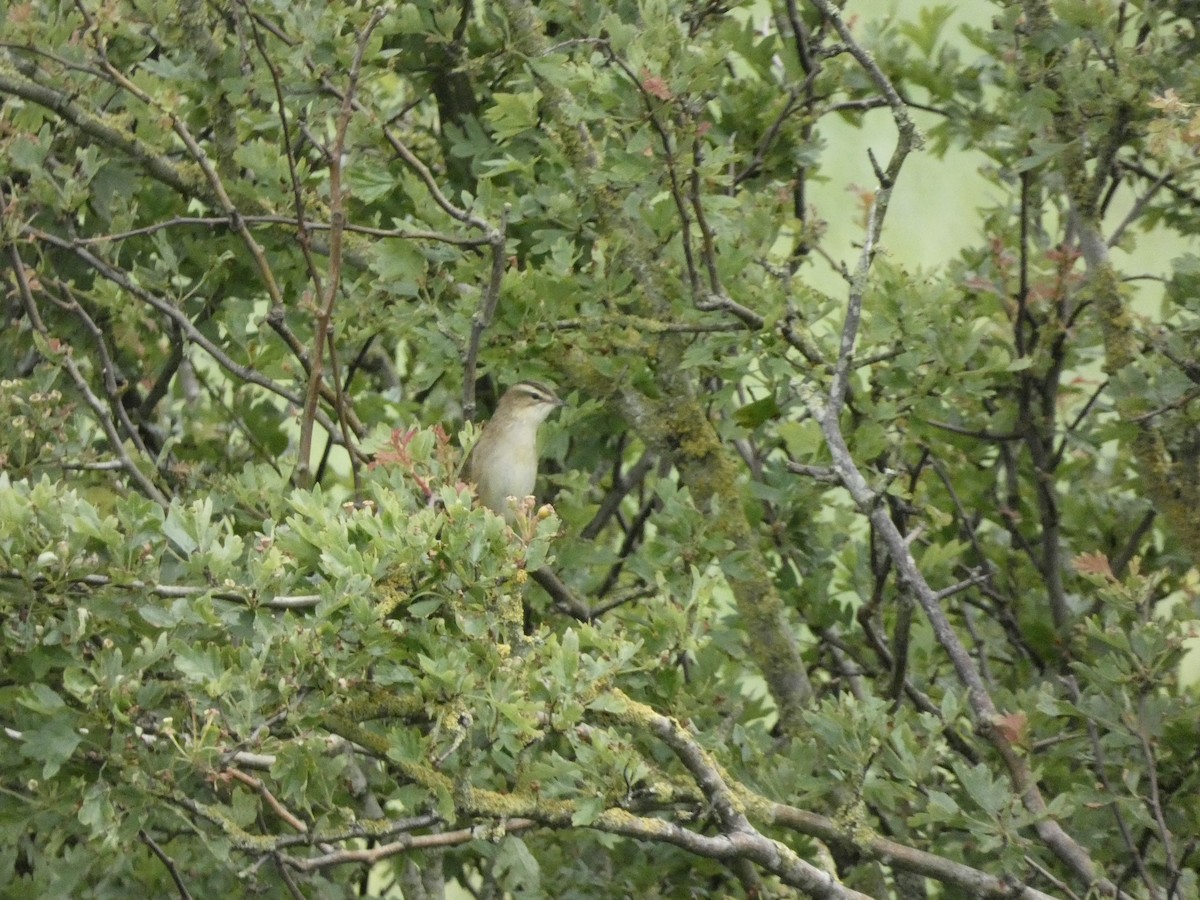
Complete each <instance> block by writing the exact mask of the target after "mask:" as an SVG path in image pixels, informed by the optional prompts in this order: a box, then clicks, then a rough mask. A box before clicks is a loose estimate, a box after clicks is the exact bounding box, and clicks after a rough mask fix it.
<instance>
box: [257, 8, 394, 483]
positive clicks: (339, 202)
mask: <svg viewBox="0 0 1200 900" xmlns="http://www.w3.org/2000/svg"><path fill="white" fill-rule="evenodd" d="M386 10H387V7H386V6H380V7H377V8H376V9H375V11H374V12H373V13H372V14H371V17H370V19H368V20H367V23H366V24H365V25H364V26H363V28H362V31H360V32H359V34H358V44H357V47H356V48H355V51H354V61H353V62H352V63H351V65H350V72H349V74H348V75H347V76H346V92H345V94H344V95H343V96H342V108H341V111H340V112H339V113H338V118H337V128H336V131H335V133H334V140H333V150H332V151H331V153H330V159H329V221H330V224H331V226H332V227H331V228H330V231H329V279H328V283H327V284H326V287H325V296H324V297H322V298H321V307H320V310H319V311H318V313H317V324H316V328H315V329H314V332H315V334H314V335H313V345H312V353H311V354H310V359H311V360H312V362H311V366H310V367H309V371H308V389H307V391H306V392H305V395H304V413H303V415H302V416H301V417H300V441H299V448H298V452H297V461H296V483H297V485H299V486H300V487H302V488H310V487H312V470H311V465H312V431H313V423H314V421H315V419H316V413H317V403H318V402H319V400H320V396H321V387H322V384H323V382H324V379H323V378H322V377H321V372H322V368H323V363H324V360H325V344H326V341H327V339H328V336H329V333H330V322H331V320H332V319H333V307H334V304H335V303H336V302H337V296H338V292H339V291H340V290H341V286H342V235H343V232H344V229H345V225H346V211H345V208H344V202H345V198H344V197H343V195H342V160H343V158H344V157H345V150H346V129H347V128H349V126H350V117H351V114H352V113H353V111H354V106H353V99H354V92H355V90H356V89H357V86H358V78H359V74H360V73H361V71H362V60H363V54H364V53H365V52H366V49H367V41H368V40H369V39H370V37H371V33H372V32H373V31H374V30H375V27H376V26H377V25H378V24H379V23H380V21H381V20H382V19H383V16H384V13H385V12H386ZM297 215H299V210H297ZM239 230H240V231H242V232H244V234H245V235H246V236H247V237H249V234H250V232H249V230H248V229H247V228H246V226H245V224H244V223H243V224H242V225H241V227H240V229H239ZM251 240H252V238H251ZM313 274H316V270H315V269H313ZM317 286H318V289H319V287H320V279H319V278H318V279H317ZM268 290H270V285H268ZM271 299H272V301H276V299H277V298H276V295H275V293H272V294H271ZM277 305H278V306H280V307H282V306H283V301H282V298H278V302H277ZM334 383H335V385H336V384H337V383H338V382H337V376H336V373H335V375H334ZM343 401H344V395H342V394H341V393H340V391H338V392H337V394H336V396H335V402H336V403H337V404H338V413H339V416H343V415H344V412H343V411H344V410H345V405H344V402H343ZM331 439H332V435H331ZM343 439H345V438H344V437H343ZM346 449H347V450H348V451H350V462H351V465H352V466H353V467H354V470H355V472H356V473H357V471H358V460H357V454H356V453H355V452H354V451H353V449H351V445H350V443H349V441H347V443H346ZM356 482H357V478H356Z"/></svg>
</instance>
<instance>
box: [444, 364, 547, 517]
mask: <svg viewBox="0 0 1200 900" xmlns="http://www.w3.org/2000/svg"><path fill="white" fill-rule="evenodd" d="M562 405H563V402H562V401H561V400H559V399H558V396H557V395H556V394H555V393H554V391H553V390H551V388H550V387H549V386H548V385H546V384H543V383H542V382H540V381H518V382H517V383H516V384H514V385H513V386H512V387H510V388H509V389H508V390H507V391H505V392H504V396H503V397H501V398H500V404H499V405H498V406H497V407H496V414H495V415H494V416H492V418H491V419H489V420H488V423H487V424H486V425H484V426H483V434H481V435H480V436H479V441H478V442H477V443H476V444H475V447H474V448H473V449H472V450H471V459H470V461H469V463H468V467H467V472H468V475H469V476H470V479H471V481H473V482H474V483H475V489H476V491H477V492H478V495H479V502H480V503H482V504H483V505H484V506H486V507H488V508H489V509H491V510H492V511H493V512H495V513H497V514H499V515H501V516H504V518H505V519H506V520H510V521H511V520H512V518H513V512H512V509H511V507H510V506H509V504H508V498H509V497H515V498H516V499H517V500H518V501H520V500H523V499H524V498H525V497H527V496H528V495H529V494H532V493H533V485H534V483H535V482H536V481H537V471H538V451H537V434H538V426H539V425H541V424H542V422H544V421H546V417H547V416H548V415H550V413H552V412H554V410H556V409H558V408H559V407H560V406H562Z"/></svg>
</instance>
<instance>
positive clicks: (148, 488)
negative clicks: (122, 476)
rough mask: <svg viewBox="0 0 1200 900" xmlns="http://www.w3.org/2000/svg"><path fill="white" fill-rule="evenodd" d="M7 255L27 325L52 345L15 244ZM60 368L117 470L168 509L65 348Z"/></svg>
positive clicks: (165, 501)
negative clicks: (92, 419)
mask: <svg viewBox="0 0 1200 900" xmlns="http://www.w3.org/2000/svg"><path fill="white" fill-rule="evenodd" d="M8 251H9V259H10V261H11V262H12V267H13V272H14V273H15V275H16V279H17V288H18V293H19V294H20V295H21V301H22V303H23V304H24V306H25V313H26V315H28V316H29V321H30V324H32V325H33V328H34V330H35V331H36V332H37V333H38V334H40V335H41V336H42V337H43V339H45V340H46V341H47V342H51V341H53V338H52V336H51V334H50V331H49V329H47V328H46V323H45V322H43V321H42V316H41V312H40V311H39V310H38V306H37V303H36V301H35V300H34V299H33V291H32V289H31V288H30V285H29V279H28V277H27V276H26V274H25V263H24V260H22V259H21V254H20V253H18V252H17V247H16V245H15V244H9V246H8ZM61 365H62V366H63V368H65V369H66V370H67V374H68V375H70V377H71V381H73V382H74V383H75V387H76V389H77V390H78V391H79V393H80V394H81V395H83V399H84V401H85V402H86V403H87V405H88V406H89V407H91V409H92V412H93V413H94V414H95V416H96V421H97V423H98V424H99V425H100V427H101V428H102V429H103V430H104V434H105V436H106V437H107V438H108V444H109V447H110V448H111V449H112V452H113V453H114V454H116V456H117V458H118V459H119V460H120V461H121V466H122V468H123V469H124V470H125V472H126V474H128V475H129V477H130V478H131V479H133V483H134V484H136V485H137V486H138V489H139V490H140V491H141V492H142V493H143V494H145V495H146V496H147V497H149V498H150V499H151V500H153V501H154V502H155V503H157V504H158V505H159V506H162V507H163V508H166V507H167V506H169V505H170V501H168V500H167V496H166V494H164V493H163V492H162V491H161V490H159V488H158V486H157V485H156V484H155V483H154V482H153V481H151V480H150V479H149V478H148V477H147V476H146V475H145V473H143V472H142V470H141V469H139V468H138V467H137V464H136V463H134V461H133V460H132V459H131V458H130V456H129V454H128V453H126V452H125V442H124V441H123V440H122V439H121V435H120V433H119V432H118V431H117V426H116V424H115V423H114V422H113V420H112V417H111V416H110V415H109V413H108V410H107V409H105V406H104V401H102V400H101V399H100V398H99V397H97V396H96V395H95V394H94V393H93V392H92V389H91V387H90V386H89V385H88V382H87V379H86V378H85V377H84V375H83V373H82V372H81V371H80V370H79V367H78V366H77V365H75V360H74V359H72V358H71V351H70V348H65V349H64V350H63V354H62V361H61ZM117 405H118V406H119V405H120V404H119V403H118V404H117ZM131 427H132V426H131Z"/></svg>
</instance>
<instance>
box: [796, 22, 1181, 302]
mask: <svg viewBox="0 0 1200 900" xmlns="http://www.w3.org/2000/svg"><path fill="white" fill-rule="evenodd" d="M936 5H953V6H955V12H954V15H953V17H952V18H951V20H950V21H949V22H948V23H947V24H946V26H945V27H944V28H943V30H942V40H944V41H951V42H954V43H956V44H957V45H958V46H959V47H960V48H961V51H962V54H963V56H964V60H965V61H969V60H970V59H971V58H972V56H973V55H974V54H976V53H977V52H978V51H977V50H976V49H975V48H973V47H971V46H970V45H969V44H968V43H967V42H966V41H965V40H964V39H963V38H962V36H961V34H960V30H961V27H962V25H963V24H964V23H975V24H977V25H983V26H986V25H987V23H989V22H990V20H991V18H992V17H993V15H995V13H996V12H997V10H998V6H997V4H995V3H992V2H989V0H967V2H962V3H957V4H946V3H943V4H938V3H936V2H931V0H874V2H872V0H859V2H856V0H851V2H850V3H849V5H848V8H847V10H846V16H847V18H852V17H857V18H858V20H859V21H860V22H862V21H864V20H867V19H870V18H873V17H884V16H898V17H899V18H901V19H903V20H915V19H916V18H917V15H918V12H919V10H920V9H921V8H922V7H928V6H936ZM858 30H859V31H860V32H861V31H862V29H861V27H860V28H859V29H858ZM917 99H923V98H919V97H918V98H917ZM913 119H914V121H915V122H916V123H917V125H918V126H919V127H923V128H925V127H929V126H931V125H933V124H935V123H936V122H937V117H936V116H934V115H932V114H930V113H923V112H921V111H919V110H918V111H914V112H913ZM819 130H820V133H821V135H822V136H823V137H824V139H825V141H826V144H827V148H826V151H825V154H824V156H823V158H822V160H821V174H822V175H823V176H824V177H825V178H826V179H827V180H826V181H825V182H823V183H815V182H814V183H813V184H812V185H811V187H810V190H809V196H810V198H811V202H812V203H813V205H814V206H815V207H816V208H817V209H818V210H819V212H820V214H821V215H822V216H824V217H825V218H826V219H827V220H828V221H829V230H828V240H827V243H826V247H827V249H828V250H829V251H830V252H831V254H832V255H833V256H834V258H835V259H837V260H839V261H844V262H846V263H847V264H848V265H850V266H853V264H854V262H855V261H856V259H857V252H858V251H857V245H858V244H859V243H860V242H861V239H862V233H863V231H862V225H861V211H860V209H859V206H858V200H857V196H856V192H855V191H854V190H853V186H858V187H862V188H873V187H874V186H875V176H874V174H873V173H872V170H871V164H870V160H869V159H868V158H867V149H868V147H870V148H871V149H872V150H873V151H874V153H875V156H876V159H878V160H879V161H880V164H881V165H882V164H886V161H887V159H888V157H889V155H890V153H891V151H892V148H893V147H894V145H895V129H894V127H893V126H892V123H891V118H890V115H889V114H888V112H887V111H886V110H876V111H873V112H871V113H869V114H868V115H867V117H866V127H865V128H862V129H859V128H857V127H856V126H853V125H849V124H846V123H844V122H842V121H841V120H840V119H835V118H834V117H827V118H826V119H824V120H822V122H821V124H820V126H819ZM986 162H987V161H986V160H985V159H984V157H983V156H982V154H979V153H966V152H962V151H950V152H948V153H947V154H946V156H945V157H944V158H943V159H937V158H936V157H934V156H933V155H932V154H930V153H928V152H925V151H921V152H917V153H914V154H912V155H911V156H910V157H909V158H908V160H907V161H906V163H905V166H904V169H903V171H902V173H901V176H900V179H899V181H898V182H897V184H896V190H895V193H894V196H893V200H892V206H891V209H890V211H889V214H888V219H887V222H886V224H885V227H884V233H883V241H882V245H883V249H884V252H887V253H889V254H890V255H891V256H892V257H893V258H894V259H896V260H898V261H900V262H902V263H904V264H905V265H907V266H909V267H910V268H920V269H922V270H925V271H936V270H938V269H940V268H941V267H942V266H944V265H945V264H946V263H947V262H949V261H950V260H952V259H954V258H955V257H956V256H957V255H958V253H959V251H960V250H961V249H962V248H963V247H965V246H968V245H978V244H979V243H980V242H981V241H982V240H983V238H984V235H983V234H982V221H981V216H980V215H979V213H978V209H979V208H981V207H986V206H989V205H991V204H993V203H994V202H995V201H996V200H998V199H1000V198H1001V197H1002V196H1003V195H1002V193H1001V191H1000V189H999V188H998V187H996V186H995V185H993V184H991V183H989V182H988V181H987V180H985V179H984V177H983V176H982V175H981V174H980V167H981V166H983V165H985V164H986ZM1132 202H1133V196H1132V194H1131V193H1129V192H1125V193H1124V194H1123V195H1118V199H1117V201H1116V202H1114V204H1113V211H1112V214H1111V215H1110V216H1109V220H1108V225H1109V229H1110V230H1111V228H1112V227H1113V226H1115V225H1116V223H1118V222H1119V221H1120V220H1121V219H1122V218H1123V217H1124V215H1125V213H1126V212H1127V211H1128V209H1129V207H1130V204H1131V203H1132ZM839 208H840V209H844V210H845V211H846V215H844V216H843V215H835V214H834V211H836V210H838V209H839ZM1136 237H1137V247H1136V249H1135V251H1134V253H1132V254H1131V255H1126V254H1124V253H1123V252H1122V251H1120V250H1114V261H1115V262H1116V263H1117V265H1118V267H1119V268H1120V269H1121V271H1122V272H1123V273H1124V274H1126V275H1142V274H1155V275H1163V274H1165V273H1166V272H1167V271H1168V268H1169V264H1170V261H1171V260H1172V259H1174V258H1175V257H1177V256H1180V255H1181V254H1183V253H1185V252H1189V251H1190V252H1200V241H1197V240H1195V239H1190V240H1189V239H1185V238H1181V237H1179V236H1177V235H1174V234H1166V233H1158V234H1140V233H1137V234H1136ZM820 269H822V270H823V271H821V272H819V273H814V274H816V275H817V281H818V286H819V287H821V288H822V289H824V290H827V291H830V292H832V293H834V294H835V295H836V294H837V293H840V292H844V290H845V287H844V284H842V283H841V282H840V280H839V279H838V278H837V277H836V276H834V275H833V273H831V272H830V271H829V270H828V268H827V267H825V266H820ZM1136 286H1137V289H1138V291H1139V293H1140V294H1141V295H1142V298H1143V304H1142V306H1143V309H1144V312H1146V313H1148V314H1153V315H1157V314H1158V313H1159V309H1160V301H1161V297H1162V287H1161V285H1160V284H1158V283H1157V282H1152V281H1139V282H1136Z"/></svg>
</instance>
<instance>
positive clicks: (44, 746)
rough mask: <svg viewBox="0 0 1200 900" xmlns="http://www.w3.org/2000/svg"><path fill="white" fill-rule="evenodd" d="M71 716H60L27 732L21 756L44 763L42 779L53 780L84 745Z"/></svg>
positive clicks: (23, 738) (22, 744) (23, 739)
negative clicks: (79, 747)
mask: <svg viewBox="0 0 1200 900" xmlns="http://www.w3.org/2000/svg"><path fill="white" fill-rule="evenodd" d="M82 741H83V736H82V735H81V734H80V733H79V731H78V729H77V728H76V727H75V725H74V724H73V723H72V721H71V717H70V716H59V717H56V718H53V719H50V720H49V721H48V722H46V723H44V724H42V725H40V726H38V727H36V728H31V729H29V730H27V731H25V732H24V733H23V735H22V743H21V755H22V756H25V757H28V758H30V759H34V760H37V761H38V762H41V763H43V765H42V777H43V778H53V777H54V776H55V775H57V774H58V771H59V770H60V769H61V768H62V767H63V764H64V763H66V762H67V760H69V759H70V758H71V756H72V755H73V754H74V753H75V750H76V748H77V747H78V746H79V745H80V743H82Z"/></svg>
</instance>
